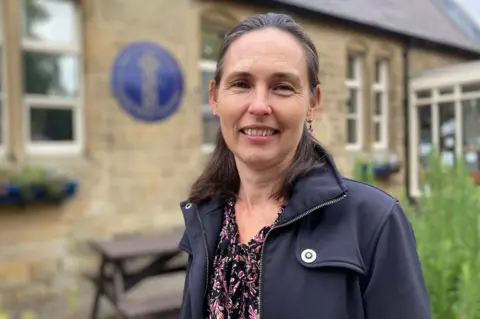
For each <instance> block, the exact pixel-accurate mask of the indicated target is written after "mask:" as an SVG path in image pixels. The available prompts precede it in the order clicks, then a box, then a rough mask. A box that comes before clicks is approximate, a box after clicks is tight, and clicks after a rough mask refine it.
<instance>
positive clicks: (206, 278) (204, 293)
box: [195, 205, 210, 298]
mask: <svg viewBox="0 0 480 319" xmlns="http://www.w3.org/2000/svg"><path fill="white" fill-rule="evenodd" d="M195 213H196V214H197V218H198V221H199V222H200V229H201V230H202V238H203V244H204V245H205V254H206V257H207V259H206V260H207V274H206V276H205V291H204V292H203V298H205V296H206V295H207V292H208V279H209V278H208V276H209V274H210V272H209V269H208V265H209V264H210V262H209V260H208V243H207V236H206V235H205V229H204V228H203V222H202V218H201V217H200V214H199V213H198V209H197V206H196V205H195Z"/></svg>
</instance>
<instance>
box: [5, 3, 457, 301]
mask: <svg viewBox="0 0 480 319" xmlns="http://www.w3.org/2000/svg"><path fill="white" fill-rule="evenodd" d="M79 6H80V7H81V8H82V11H83V24H84V25H83V39H84V70H83V71H84V77H85V78H84V81H85V92H84V100H85V132H86V152H85V155H84V156H82V157H79V158H44V159H42V160H40V159H35V158H34V159H29V161H30V162H33V163H42V162H45V163H55V164H57V165H58V166H60V167H61V168H64V169H66V170H67V171H69V172H71V173H72V174H73V175H74V176H76V177H78V178H79V180H80V193H79V194H78V196H77V197H76V198H74V199H73V200H72V201H71V202H69V203H67V204H65V205H64V206H60V207H51V206H33V207H27V208H16V207H12V208H11V209H4V208H2V210H1V213H0V302H1V300H2V299H3V300H4V301H5V302H8V301H9V300H14V299H25V298H31V297H38V296H42V295H49V294H55V293H59V292H62V291H63V290H64V289H66V287H68V286H69V285H72V284H73V285H75V280H76V278H77V275H78V273H79V271H80V270H82V269H87V268H91V267H93V266H95V265H96V259H95V258H93V256H92V255H91V254H90V252H89V250H88V249H87V248H86V241H87V240H88V239H91V238H99V237H109V236H111V235H113V234H115V233H123V232H136V231H142V232H147V231H154V230H155V231H163V230H167V229H170V228H172V227H182V224H183V220H182V217H181V216H180V211H179V209H178V203H179V201H180V200H182V199H183V198H184V197H185V196H186V194H187V190H188V186H189V184H190V182H191V181H192V180H193V178H194V177H195V176H196V175H197V174H198V173H199V172H200V169H201V167H202V165H203V155H202V152H201V143H202V135H201V129H202V123H201V113H200V107H199V105H200V76H199V71H198V57H199V56H200V52H199V50H200V15H201V14H202V12H203V14H208V12H210V10H213V9H215V11H217V12H219V11H222V10H223V11H225V12H228V13H229V14H231V15H233V16H234V17H237V19H242V18H244V17H246V16H248V15H249V14H252V13H255V12H264V11H266V10H265V8H260V7H249V6H243V5H233V4H230V3H228V4H221V5H220V4H218V3H217V4H214V5H213V4H211V3H200V2H197V1H194V0H176V1H171V0H155V1H153V0H135V1H132V0H82V1H79ZM299 20H300V22H302V23H303V25H304V26H305V28H306V29H307V31H308V32H309V33H310V34H311V36H312V38H313V39H314V42H315V44H316V46H317V48H318V50H319V55H320V63H321V74H320V78H321V82H322V86H323V90H324V91H323V96H324V100H323V106H322V108H323V109H322V112H321V113H320V114H319V118H318V120H317V121H316V122H315V124H314V130H315V135H316V136H317V137H318V138H319V140H320V141H321V142H322V143H323V144H324V145H325V147H326V148H327V149H328V150H329V151H330V152H331V153H332V155H333V156H334V158H335V160H336V161H337V163H338V165H339V167H340V169H341V170H342V172H344V173H345V174H346V175H351V173H352V167H353V163H354V159H355V157H356V156H358V155H359V153H355V152H354V153H352V152H348V151H346V150H345V145H344V141H345V140H346V138H345V132H346V128H345V125H346V120H345V111H346V110H345V100H346V90H345V84H344V79H345V74H346V55H347V52H349V51H356V52H361V53H362V54H364V57H365V79H364V81H365V83H369V82H371V81H372V76H373V69H374V60H375V57H377V56H384V57H387V58H388V59H389V60H390V70H391V71H390V92H389V93H390V101H389V102H390V116H391V118H390V120H391V123H390V125H389V129H390V136H389V145H390V147H391V148H392V149H393V150H394V151H395V152H396V153H397V154H398V155H399V156H400V157H401V158H403V154H404V149H403V138H404V135H403V134H404V132H403V110H402V107H403V106H402V103H403V102H402V98H403V67H402V63H403V62H402V50H403V47H402V43H400V42H398V41H397V40H392V39H389V38H386V37H380V36H378V35H373V34H365V33H361V32H360V31H358V30H353V29H348V28H346V27H342V26H338V25H330V24H326V23H323V22H320V21H313V20H308V19H302V18H299ZM139 40H151V41H156V42H159V43H161V44H162V45H164V46H166V47H167V48H168V49H169V50H170V51H171V52H172V53H173V54H174V55H175V56H176V58H177V59H178V61H179V62H180V64H181V67H182V69H183V72H184V75H185V81H186V82H185V83H186V91H185V95H184V100H183V103H182V106H181V109H180V111H179V112H178V113H176V114H175V115H174V116H173V117H171V118H170V119H168V120H166V121H162V122H160V123H158V124H144V123H140V122H136V121H135V120H133V119H132V118H131V117H129V116H128V115H126V114H125V113H124V112H123V111H121V110H120V108H119V107H118V106H117V104H116V103H115V101H114V99H113V98H112V96H111V93H110V83H109V81H110V68H111V65H112V63H113V61H114V59H115V57H116V54H117V53H118V52H119V50H120V49H121V48H122V47H123V46H125V45H127V44H129V43H130V42H132V41H139ZM459 61H461V59H460V58H458V57H455V56H452V55H445V54H441V53H437V52H433V51H428V50H417V49H415V50H414V52H413V53H412V65H411V68H412V70H413V71H420V70H422V69H427V68H433V67H438V66H444V65H446V64H451V63H456V62H459ZM365 90H366V91H365V94H364V96H365V101H364V105H365V106H366V108H365V111H366V114H370V113H369V112H370V105H371V104H372V100H371V96H370V94H368V92H369V91H368V87H366V88H365ZM365 125H366V126H365V127H370V122H369V120H368V119H367V118H365ZM370 140H371V134H370V132H369V131H368V130H367V132H366V133H365V150H364V152H366V153H368V152H369V151H370V150H371V143H370V142H369V141H370ZM402 185H403V176H402V174H399V176H397V177H396V178H395V179H394V181H393V182H392V183H391V184H390V185H385V187H386V188H387V190H389V189H391V190H392V192H398V191H399V190H400V189H401V187H402Z"/></svg>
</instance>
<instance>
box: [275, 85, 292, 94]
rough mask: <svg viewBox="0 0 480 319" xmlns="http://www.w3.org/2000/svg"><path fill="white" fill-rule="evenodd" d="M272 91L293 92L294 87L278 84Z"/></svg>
mask: <svg viewBox="0 0 480 319" xmlns="http://www.w3.org/2000/svg"><path fill="white" fill-rule="evenodd" d="M274 91H276V92H279V93H283V94H287V93H293V92H295V89H294V88H293V87H292V86H291V85H289V84H278V85H276V86H275V87H274Z"/></svg>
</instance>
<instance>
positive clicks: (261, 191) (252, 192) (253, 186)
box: [237, 161, 288, 209]
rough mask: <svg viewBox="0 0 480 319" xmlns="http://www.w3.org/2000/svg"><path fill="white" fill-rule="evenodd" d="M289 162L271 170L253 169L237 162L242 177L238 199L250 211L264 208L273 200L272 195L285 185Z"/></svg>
mask: <svg viewBox="0 0 480 319" xmlns="http://www.w3.org/2000/svg"><path fill="white" fill-rule="evenodd" d="M286 164H288V163H287V162H285V163H279V164H278V165H275V166H273V167H270V168H262V169H261V170H260V169H253V168H250V167H248V166H247V165H245V164H244V163H240V161H237V170H238V174H239V176H240V189H239V192H238V199H239V200H240V201H242V202H243V203H244V204H245V205H247V207H248V208H249V209H253V208H255V207H258V206H263V205H265V204H267V203H268V202H271V201H272V200H274V199H272V194H273V193H274V192H276V191H277V190H278V188H279V186H280V185H281V183H283V180H284V178H285V170H286V168H287V165H286Z"/></svg>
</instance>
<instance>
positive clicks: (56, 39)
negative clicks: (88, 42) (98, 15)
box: [23, 0, 76, 44]
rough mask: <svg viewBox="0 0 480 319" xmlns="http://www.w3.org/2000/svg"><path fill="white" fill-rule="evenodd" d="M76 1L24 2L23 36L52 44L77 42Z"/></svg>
mask: <svg viewBox="0 0 480 319" xmlns="http://www.w3.org/2000/svg"><path fill="white" fill-rule="evenodd" d="M75 21H76V18H75V1H60V0H23V36H24V37H27V38H29V39H34V40H37V41H42V42H47V43H52V44H72V43H74V42H75V32H76V30H75Z"/></svg>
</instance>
